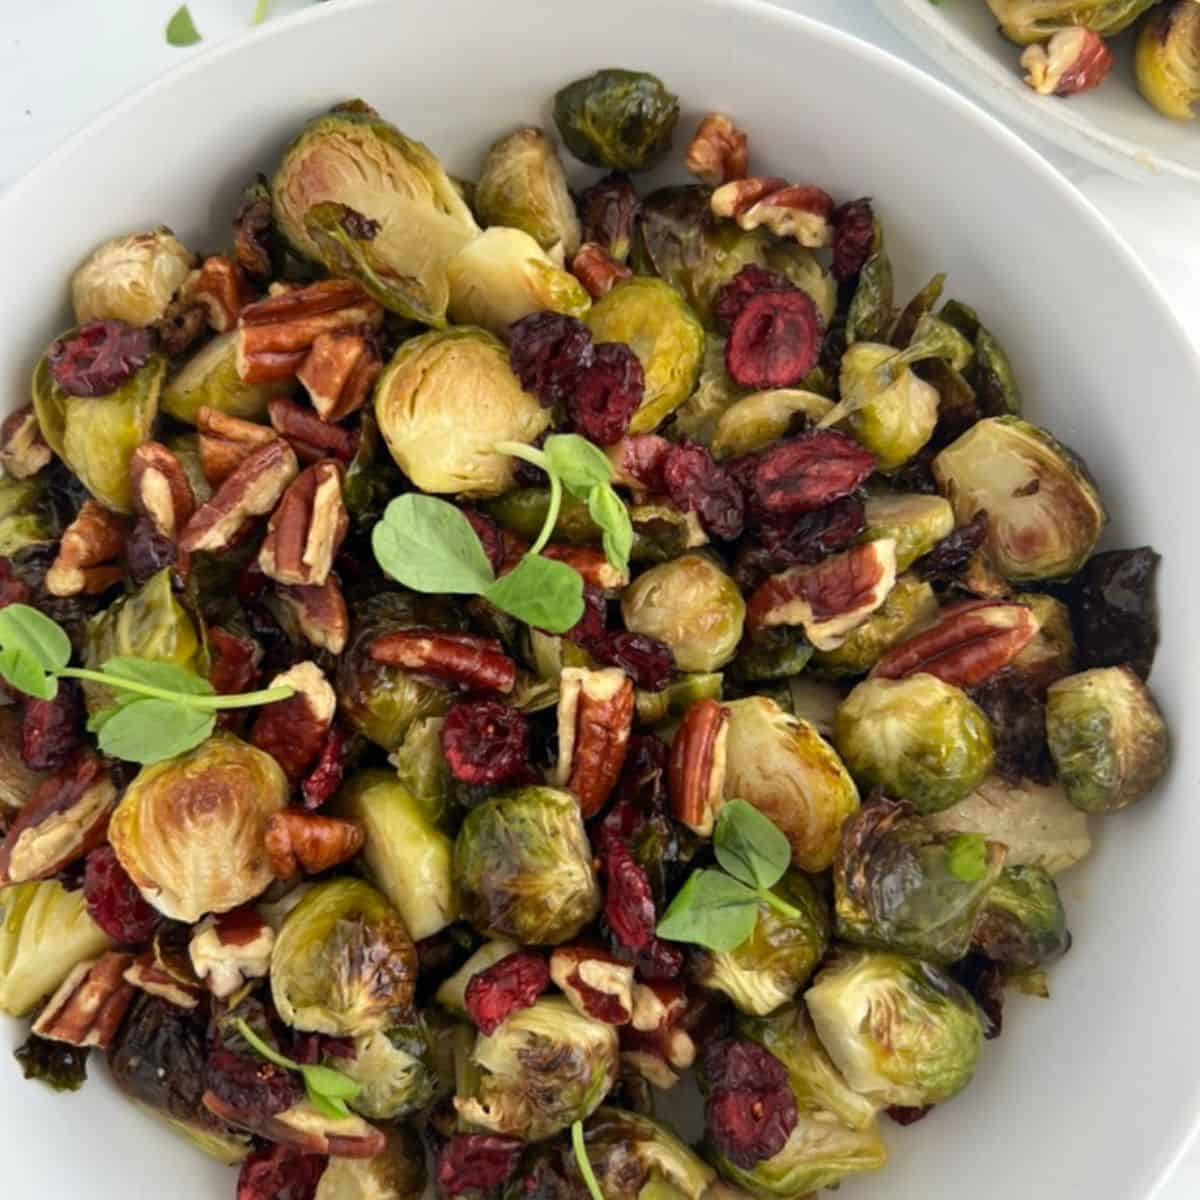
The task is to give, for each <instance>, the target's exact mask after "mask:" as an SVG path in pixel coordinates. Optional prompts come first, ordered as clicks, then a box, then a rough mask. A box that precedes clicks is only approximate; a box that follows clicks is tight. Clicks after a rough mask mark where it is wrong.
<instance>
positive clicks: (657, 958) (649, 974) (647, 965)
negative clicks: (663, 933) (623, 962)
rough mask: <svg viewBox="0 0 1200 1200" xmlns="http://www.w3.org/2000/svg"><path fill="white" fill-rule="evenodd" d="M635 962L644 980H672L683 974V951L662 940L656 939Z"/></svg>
mask: <svg viewBox="0 0 1200 1200" xmlns="http://www.w3.org/2000/svg"><path fill="white" fill-rule="evenodd" d="M633 961H634V964H635V965H636V967H637V973H638V974H639V975H640V976H641V977H642V978H643V979H650V980H671V979H678V978H679V976H680V975H682V974H683V964H684V957H683V951H682V950H681V949H680V948H679V947H678V946H673V945H671V943H670V942H664V941H663V940H662V938H657V937H656V938H654V940H653V941H651V943H650V945H649V946H647V947H646V949H645V950H642V951H641V952H640V953H639V954H638V955H637V957H636V958H635V959H634V960H633Z"/></svg>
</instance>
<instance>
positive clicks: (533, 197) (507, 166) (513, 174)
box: [475, 126, 580, 259]
mask: <svg viewBox="0 0 1200 1200" xmlns="http://www.w3.org/2000/svg"><path fill="white" fill-rule="evenodd" d="M475 211H476V212H477V213H478V214H479V219H480V220H481V221H483V223H484V224H485V225H508V226H510V227H511V228H513V229H522V230H524V231H525V232H526V233H527V234H529V236H530V237H531V238H533V239H534V240H535V241H536V242H537V243H538V245H539V246H541V248H542V249H543V250H551V251H552V250H554V248H555V247H558V252H559V253H560V254H563V255H565V256H566V257H567V258H568V259H569V258H573V257H574V255H575V251H576V250H578V249H579V240H580V233H579V216H578V214H577V213H576V212H575V201H574V200H572V199H571V193H570V191H569V190H568V188H567V173H566V172H565V171H564V170H563V165H562V162H561V161H560V160H559V157H558V151H557V150H556V149H555V146H554V143H553V142H552V141H551V140H550V139H549V138H548V137H547V136H546V135H545V134H544V133H543V132H542V131H541V130H540V129H537V128H535V127H533V126H526V127H525V128H524V129H518V130H516V131H515V132H513V133H509V134H506V135H505V136H504V137H502V138H500V139H499V141H497V142H494V143H493V144H492V148H491V149H490V150H489V151H488V152H487V157H486V158H484V160H483V166H482V167H481V168H480V171H479V181H478V182H477V183H476V184H475Z"/></svg>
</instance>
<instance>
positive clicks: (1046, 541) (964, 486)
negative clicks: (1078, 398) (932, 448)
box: [933, 417, 1107, 582]
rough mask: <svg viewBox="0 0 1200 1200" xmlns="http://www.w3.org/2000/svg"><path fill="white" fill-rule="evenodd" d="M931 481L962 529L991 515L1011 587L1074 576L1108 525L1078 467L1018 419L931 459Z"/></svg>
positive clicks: (991, 425) (965, 438) (987, 423)
mask: <svg viewBox="0 0 1200 1200" xmlns="http://www.w3.org/2000/svg"><path fill="white" fill-rule="evenodd" d="M933 476H934V478H935V479H936V480H937V484H938V488H939V489H940V490H941V492H942V493H943V494H944V495H945V496H946V498H947V499H948V500H949V501H950V503H951V504H952V505H953V506H954V515H955V518H956V520H957V523H958V524H959V525H966V524H967V523H968V522H969V521H970V520H971V519H972V518H973V517H974V516H975V515H976V514H977V513H980V512H986V513H987V515H988V537H987V543H986V546H987V551H988V553H989V555H990V556H991V560H992V562H993V563H994V564H995V566H996V569H997V570H998V571H999V572H1000V573H1001V574H1002V575H1003V576H1004V577H1005V578H1006V579H1009V580H1012V581H1014V582H1023V581H1025V580H1036V579H1056V578H1059V577H1062V576H1066V575H1073V574H1074V573H1075V572H1076V571H1078V570H1079V568H1080V567H1081V566H1083V564H1084V563H1085V562H1086V561H1087V559H1088V556H1089V555H1090V554H1091V552H1092V549H1093V547H1094V546H1095V545H1096V539H1097V538H1099V536H1100V532H1101V530H1102V529H1103V528H1104V524H1105V521H1106V520H1107V516H1106V514H1105V511H1104V506H1103V504H1102V503H1101V501H1100V497H1099V495H1097V493H1096V489H1095V488H1094V487H1093V486H1092V483H1091V481H1090V480H1089V479H1088V477H1087V475H1086V474H1085V472H1084V470H1083V467H1082V466H1081V465H1080V464H1079V462H1078V461H1077V460H1076V459H1075V458H1074V457H1073V456H1072V455H1071V454H1070V452H1069V451H1068V450H1066V449H1065V448H1064V447H1063V446H1061V445H1059V443H1058V442H1056V441H1055V440H1054V439H1053V438H1052V437H1051V436H1050V435H1049V434H1048V433H1046V432H1045V431H1044V430H1042V429H1039V428H1037V426H1035V425H1030V424H1029V423H1028V422H1027V421H1022V420H1021V419H1020V418H1019V417H990V418H988V419H986V420H983V421H980V422H979V423H978V424H976V425H975V426H973V427H972V428H971V429H968V430H967V432H966V433H964V434H963V435H962V437H960V438H959V439H958V440H957V441H955V442H952V443H951V444H950V445H949V446H947V447H946V448H945V449H944V450H943V451H942V452H941V453H940V454H939V455H938V456H937V457H936V458H935V459H934V460H933Z"/></svg>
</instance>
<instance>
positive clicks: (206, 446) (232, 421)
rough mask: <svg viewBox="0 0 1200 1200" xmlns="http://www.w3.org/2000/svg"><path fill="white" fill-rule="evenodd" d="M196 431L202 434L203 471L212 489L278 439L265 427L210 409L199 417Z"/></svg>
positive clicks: (207, 408) (204, 410) (202, 410)
mask: <svg viewBox="0 0 1200 1200" xmlns="http://www.w3.org/2000/svg"><path fill="white" fill-rule="evenodd" d="M196 428H197V430H198V431H199V433H200V469H201V470H202V471H203V472H204V478H205V479H207V480H208V482H209V483H210V484H212V486H213V487H219V486H220V485H221V484H222V483H224V482H225V480H226V479H228V478H229V476H230V475H232V474H233V473H234V471H236V470H237V468H238V467H239V466H240V465H241V464H242V463H243V462H245V461H246V459H248V458H249V457H250V455H251V454H253V453H254V452H255V450H259V449H261V448H262V447H263V446H265V445H267V444H268V443H269V442H273V441H274V440H275V437H276V435H275V432H274V431H273V430H271V429H268V428H267V427H266V426H265V425H256V424H255V423H254V422H253V421H243V420H242V419H241V418H240V417H231V416H228V415H227V414H226V413H223V412H221V411H220V409H216V408H209V407H207V406H204V407H202V408H201V409H200V410H199V412H197V413H196Z"/></svg>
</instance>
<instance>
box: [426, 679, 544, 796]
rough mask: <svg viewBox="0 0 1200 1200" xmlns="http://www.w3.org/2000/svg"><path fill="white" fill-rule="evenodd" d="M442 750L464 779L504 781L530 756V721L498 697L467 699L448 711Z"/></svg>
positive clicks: (443, 728)
mask: <svg viewBox="0 0 1200 1200" xmlns="http://www.w3.org/2000/svg"><path fill="white" fill-rule="evenodd" d="M442 752H443V753H444V754H445V755H446V761H447V762H448V763H449V764H450V773H451V774H452V775H453V776H454V778H455V779H458V780H461V781H462V782H463V783H485V784H494V783H505V782H507V781H508V780H510V779H513V778H515V777H516V775H517V773H518V772H519V771H520V770H521V767H522V766H523V765H524V764H525V762H526V761H527V760H528V758H529V722H528V721H527V720H526V719H525V715H524V714H523V713H520V712H518V711H517V710H516V709H515V708H509V707H508V706H507V705H504V704H501V703H500V702H499V701H497V700H465V701H463V702H462V703H460V704H456V705H454V707H453V708H452V709H451V710H450V711H449V712H448V713H447V714H446V720H445V723H444V724H443V725H442Z"/></svg>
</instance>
